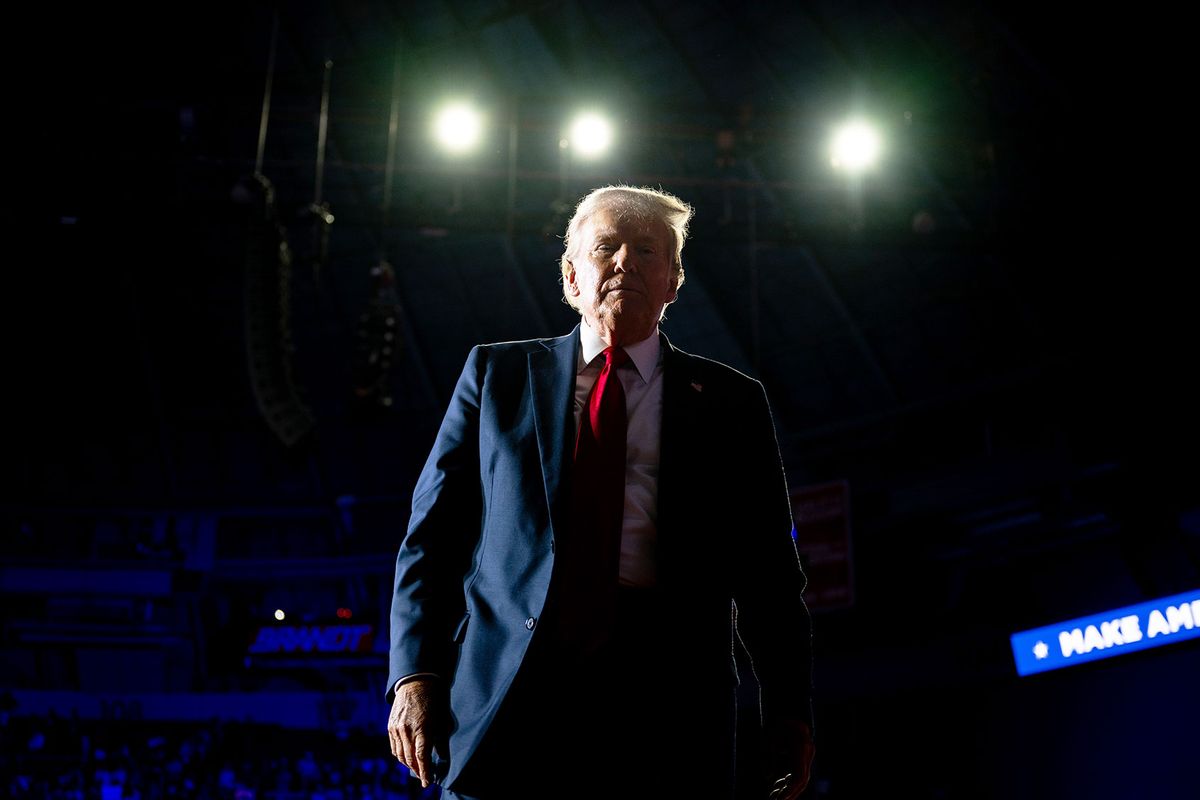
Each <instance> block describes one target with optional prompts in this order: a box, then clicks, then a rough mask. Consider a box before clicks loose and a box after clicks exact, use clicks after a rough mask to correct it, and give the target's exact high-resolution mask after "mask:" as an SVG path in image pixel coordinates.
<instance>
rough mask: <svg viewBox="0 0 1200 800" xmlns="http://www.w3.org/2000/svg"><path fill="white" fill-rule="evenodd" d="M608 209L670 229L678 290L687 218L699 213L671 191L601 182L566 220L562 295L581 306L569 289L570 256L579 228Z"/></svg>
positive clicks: (620, 214) (624, 217)
mask: <svg viewBox="0 0 1200 800" xmlns="http://www.w3.org/2000/svg"><path fill="white" fill-rule="evenodd" d="M598 211H608V212H610V213H612V214H615V215H616V216H617V218H618V219H622V220H636V221H639V222H650V221H657V222H662V223H663V224H664V225H666V226H667V228H668V229H670V231H671V235H672V236H673V237H674V239H675V255H674V258H673V259H672V260H671V265H672V267H673V270H672V272H673V273H674V278H675V290H676V291H678V290H679V287H680V286H683V278H684V276H683V242H684V240H685V239H687V235H688V222H690V221H691V219H692V215H693V214H695V213H696V211H695V209H693V208H692V207H691V206H690V205H688V204H687V203H685V202H683V201H682V200H680V199H679V198H678V197H676V196H675V195H673V194H670V193H669V192H664V191H661V190H659V189H647V188H640V187H636V186H625V185H615V186H602V187H600V188H599V189H593V190H592V191H591V192H589V193H588V194H587V195H585V196H584V198H583V199H582V200H580V201H579V205H577V206H575V215H574V216H573V217H571V221H570V222H568V223H567V233H566V236H564V237H563V254H562V258H561V259H560V261H559V268H560V269H561V271H562V282H563V297H564V298H566V301H567V304H568V305H570V306H571V307H572V308H574V309H575V310H576V311H578V310H579V306H577V305H576V304H575V302H574V301H573V299H572V298H571V295H570V294H568V293H567V291H566V288H567V274H568V273H569V272H570V271H571V269H572V268H571V258H572V257H574V255H575V253H574V250H575V248H576V246H577V245H576V242H575V239H576V237H577V236H578V235H579V229H580V228H582V227H583V224H584V223H585V222H587V221H588V220H589V219H590V218H591V217H592V216H593V215H594V214H595V213H596V212H598Z"/></svg>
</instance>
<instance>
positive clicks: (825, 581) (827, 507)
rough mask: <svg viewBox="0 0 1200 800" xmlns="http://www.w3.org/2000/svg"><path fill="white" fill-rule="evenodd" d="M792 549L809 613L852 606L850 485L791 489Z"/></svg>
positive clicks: (831, 484) (852, 566) (822, 485)
mask: <svg viewBox="0 0 1200 800" xmlns="http://www.w3.org/2000/svg"><path fill="white" fill-rule="evenodd" d="M792 520H793V522H794V523H795V525H796V547H797V549H799V551H800V559H801V562H802V563H803V564H804V571H805V573H806V574H807V575H808V588H807V589H806V590H805V592H804V599H805V601H806V602H807V603H808V607H809V608H811V609H813V610H829V609H835V608H847V607H849V606H852V605H854V561H853V558H852V555H851V550H850V485H849V484H848V483H846V481H832V482H830V483H822V484H817V485H815V486H803V487H801V488H799V489H793V490H792Z"/></svg>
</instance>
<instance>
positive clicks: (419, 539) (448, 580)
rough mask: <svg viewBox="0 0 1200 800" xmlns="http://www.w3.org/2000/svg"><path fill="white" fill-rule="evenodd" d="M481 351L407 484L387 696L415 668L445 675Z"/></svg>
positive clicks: (475, 496) (476, 494)
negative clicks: (412, 484) (409, 495)
mask: <svg viewBox="0 0 1200 800" xmlns="http://www.w3.org/2000/svg"><path fill="white" fill-rule="evenodd" d="M485 364H486V350H485V349H484V348H480V347H475V348H473V349H472V350H471V353H470V355H469V356H468V357H467V363H466V366H465V367H464V368H463V371H462V375H461V376H460V377H459V379H458V384H457V386H456V387H455V389H454V396H453V397H452V398H451V400H450V407H449V408H448V409H447V410H446V416H445V418H444V419H443V420H442V425H441V428H440V429H439V430H438V434H437V439H436V440H435V442H434V445H433V449H432V450H431V451H430V453H429V458H428V459H427V460H426V462H425V467H424V469H422V471H421V476H420V478H418V480H417V485H416V488H415V489H414V490H413V500H412V515H411V516H410V518H409V523H408V532H407V535H406V536H405V537H404V541H403V543H402V544H401V545H400V551H399V553H398V555H397V557H396V579H395V586H394V590H393V594H392V611H391V649H390V655H389V665H388V685H387V701H388V702H389V703H391V702H392V697H393V693H394V687H395V685H396V682H397V681H398V680H399V679H400V678H403V677H405V676H406V675H412V674H413V673H418V672H426V673H435V674H438V675H442V676H446V677H448V676H449V672H450V670H451V669H452V666H453V665H452V664H451V663H450V660H449V659H450V654H451V652H452V645H453V639H454V635H455V633H454V629H455V626H456V625H457V624H458V623H459V621H460V620H461V619H462V616H463V613H464V600H463V593H462V580H463V575H464V574H465V573H466V571H467V566H468V563H469V560H470V558H471V553H472V551H473V549H474V545H475V541H476V539H477V538H478V535H479V525H480V516H481V514H482V491H481V488H480V482H479V400H480V388H481V386H482V383H483V375H484V369H485Z"/></svg>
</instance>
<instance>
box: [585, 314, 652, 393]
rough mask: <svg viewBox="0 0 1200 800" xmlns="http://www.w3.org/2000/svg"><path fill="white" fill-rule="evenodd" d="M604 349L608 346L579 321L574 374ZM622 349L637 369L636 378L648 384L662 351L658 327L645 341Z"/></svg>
mask: <svg viewBox="0 0 1200 800" xmlns="http://www.w3.org/2000/svg"><path fill="white" fill-rule="evenodd" d="M606 347H608V345H606V344H605V343H604V340H603V339H601V338H600V336H599V335H598V334H597V333H596V332H595V331H594V330H592V329H591V328H590V327H588V324H587V321H586V320H580V323H579V357H580V359H581V363H579V364H578V365H577V369H576V373H579V372H583V370H584V369H586V368H587V365H588V364H590V363H592V360H593V359H594V358H595V357H596V356H598V355H600V353H602V352H604V348H606ZM622 349H623V350H624V351H625V352H626V353H628V354H629V361H630V362H631V363H632V364H633V365H634V367H636V368H637V372H638V377H640V378H641V379H642V383H649V382H650V377H651V376H652V375H653V374H654V368H655V367H656V366H658V358H659V354H660V352H661V350H662V342H661V341H660V340H659V336H658V326H657V325H656V326H655V327H654V332H653V333H651V334H650V335H649V336H647V337H646V338H645V339H642V340H641V341H640V342H634V343H633V344H631V345H626V346H625V347H624V348H622Z"/></svg>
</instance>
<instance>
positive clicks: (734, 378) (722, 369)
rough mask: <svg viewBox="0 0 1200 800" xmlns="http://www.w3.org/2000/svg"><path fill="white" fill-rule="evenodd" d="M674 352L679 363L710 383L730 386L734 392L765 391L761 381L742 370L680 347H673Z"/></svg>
mask: <svg viewBox="0 0 1200 800" xmlns="http://www.w3.org/2000/svg"><path fill="white" fill-rule="evenodd" d="M673 350H674V355H675V357H676V358H678V359H679V363H681V364H684V365H686V368H687V369H688V370H690V371H691V372H693V373H694V374H695V377H697V378H700V377H703V378H705V379H707V380H708V381H710V382H713V383H718V384H720V385H722V386H728V387H729V388H731V389H734V390H736V389H743V390H746V391H755V392H759V393H761V392H762V390H763V389H762V383H761V382H760V381H758V380H757V379H755V378H751V377H750V376H749V375H747V374H746V373H744V372H741V371H740V370H737V369H734V368H733V367H731V366H729V365H728V364H724V363H722V362H720V361H716V360H714V359H711V358H706V357H704V356H698V355H695V354H694V353H688V352H686V351H684V350H680V349H679V348H678V347H673Z"/></svg>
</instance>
